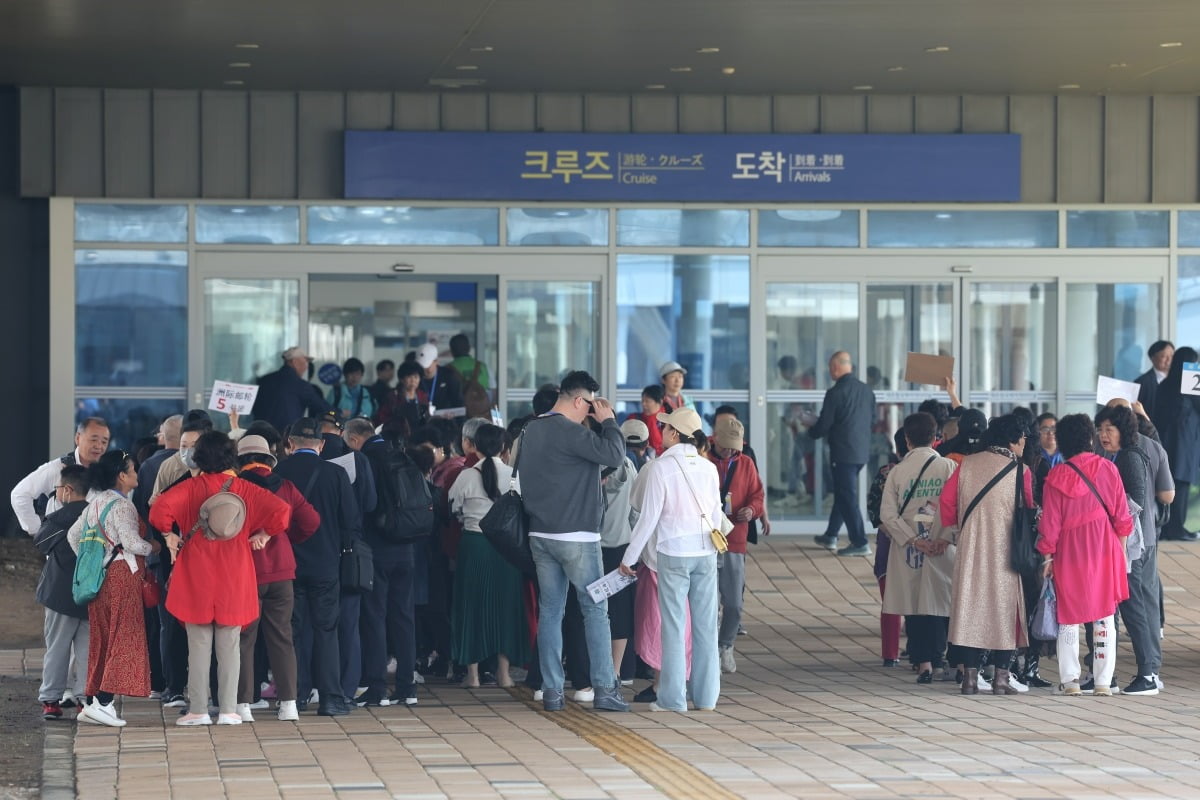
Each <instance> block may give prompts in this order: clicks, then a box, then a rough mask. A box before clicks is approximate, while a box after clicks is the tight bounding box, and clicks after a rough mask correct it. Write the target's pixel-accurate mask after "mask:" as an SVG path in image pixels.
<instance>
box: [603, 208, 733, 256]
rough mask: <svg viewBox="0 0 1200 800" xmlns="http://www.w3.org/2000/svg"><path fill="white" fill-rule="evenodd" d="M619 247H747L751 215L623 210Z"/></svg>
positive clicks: (727, 211) (619, 218) (716, 211)
mask: <svg viewBox="0 0 1200 800" xmlns="http://www.w3.org/2000/svg"><path fill="white" fill-rule="evenodd" d="M617 244H619V245H623V246H625V247H746V246H748V245H749V244H750V212H749V211H743V210H739V209H732V208H729V209H695V208H693V209H679V208H623V209H620V210H618V211H617Z"/></svg>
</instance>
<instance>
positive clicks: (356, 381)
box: [329, 357, 378, 420]
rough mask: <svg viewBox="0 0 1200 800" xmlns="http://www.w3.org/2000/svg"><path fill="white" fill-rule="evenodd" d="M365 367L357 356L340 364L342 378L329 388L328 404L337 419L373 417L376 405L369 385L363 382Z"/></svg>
mask: <svg viewBox="0 0 1200 800" xmlns="http://www.w3.org/2000/svg"><path fill="white" fill-rule="evenodd" d="M366 371H367V368H366V367H365V366H363V362H361V361H359V360H358V359H357V358H354V357H351V358H347V359H346V361H345V362H344V363H343V364H342V379H341V380H340V381H339V382H337V383H335V384H334V385H333V386H332V387H331V388H330V390H329V404H330V405H331V406H332V407H333V410H334V412H336V414H337V416H338V419H340V420H347V419H350V418H352V417H373V416H375V410H376V409H377V408H378V406H377V405H376V404H375V396H374V394H373V393H372V391H371V389H370V387H368V386H367V385H366V384H365V383H363V374H364V373H365V372H366Z"/></svg>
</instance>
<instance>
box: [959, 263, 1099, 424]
mask: <svg viewBox="0 0 1200 800" xmlns="http://www.w3.org/2000/svg"><path fill="white" fill-rule="evenodd" d="M967 294H968V298H969V299H968V301H967V302H968V307H967V308H966V309H965V313H966V315H967V324H968V330H969V336H970V377H969V380H968V381H967V382H966V386H965V387H964V389H965V391H964V392H963V402H964V403H968V404H969V405H971V406H975V407H978V408H981V409H982V410H983V412H984V414H986V415H988V416H989V417H990V416H995V415H997V414H1004V413H1007V412H1008V411H1010V410H1011V409H1012V408H1013V407H1014V406H1028V407H1029V408H1032V409H1034V411H1035V412H1037V411H1039V410H1044V409H1045V408H1047V407H1053V406H1054V404H1055V403H1056V399H1057V391H1058V352H1059V347H1058V284H1057V283H1056V282H1055V281H995V282H991V281H988V282H983V281H970V282H969V283H968V290H967ZM1095 380H1096V378H1095V375H1093V376H1092V378H1091V381H1092V388H1093V390H1094V389H1095Z"/></svg>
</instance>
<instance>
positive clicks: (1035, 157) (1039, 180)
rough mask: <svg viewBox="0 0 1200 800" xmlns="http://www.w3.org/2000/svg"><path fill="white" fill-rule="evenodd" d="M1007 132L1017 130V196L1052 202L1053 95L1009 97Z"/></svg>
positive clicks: (1054, 153) (1028, 200) (1024, 198)
mask: <svg viewBox="0 0 1200 800" xmlns="http://www.w3.org/2000/svg"><path fill="white" fill-rule="evenodd" d="M1009 126H1010V128H1009V132H1010V133H1019V134H1021V200H1022V201H1023V202H1026V203H1053V202H1054V199H1055V191H1056V188H1057V186H1058V182H1057V181H1056V180H1055V159H1056V155H1057V149H1056V148H1057V139H1056V138H1055V135H1054V130H1055V126H1054V97H1053V96H1052V95H1031V96H1022V97H1013V98H1012V103H1011V105H1010V106H1009Z"/></svg>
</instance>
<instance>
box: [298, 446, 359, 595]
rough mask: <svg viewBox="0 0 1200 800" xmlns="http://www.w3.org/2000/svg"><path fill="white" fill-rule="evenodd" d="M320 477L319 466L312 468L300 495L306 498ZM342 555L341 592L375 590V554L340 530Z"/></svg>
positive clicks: (356, 592)
mask: <svg viewBox="0 0 1200 800" xmlns="http://www.w3.org/2000/svg"><path fill="white" fill-rule="evenodd" d="M320 475H321V464H320V463H317V464H316V465H314V467H313V472H312V475H310V476H309V478H308V483H306V484H305V485H304V491H303V492H301V493H300V494H302V495H304V497H306V498H307V497H308V496H309V494H311V493H312V489H313V486H315V485H316V483H317V478H318V477H320ZM341 534H342V555H341V557H340V558H339V560H338V582H339V584H340V588H341V590H342V591H343V592H347V593H353V594H366V593H367V592H371V591H373V590H374V589H375V554H374V553H373V552H371V546H370V545H369V544H367V543H366V542H364V541H362V540H361V539H360V540H359V541H357V542H356V541H354V537H353V536H351V535H350V531H348V530H346V529H345V528H342V530H341Z"/></svg>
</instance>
